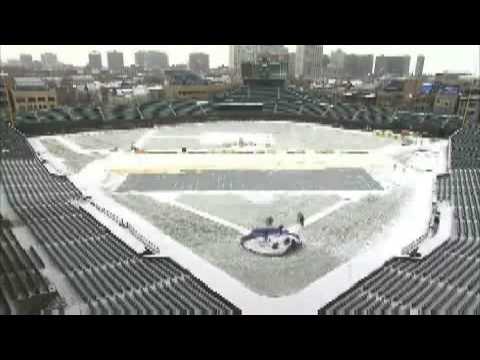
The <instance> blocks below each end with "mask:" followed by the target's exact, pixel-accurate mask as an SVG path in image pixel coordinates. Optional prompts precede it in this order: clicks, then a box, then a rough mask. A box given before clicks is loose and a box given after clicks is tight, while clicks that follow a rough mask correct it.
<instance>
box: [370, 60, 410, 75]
mask: <svg viewBox="0 0 480 360" xmlns="http://www.w3.org/2000/svg"><path fill="white" fill-rule="evenodd" d="M409 73H410V56H409V55H405V56H385V55H380V56H377V57H376V59H375V71H374V74H375V76H377V77H380V76H388V75H390V76H408V74H409Z"/></svg>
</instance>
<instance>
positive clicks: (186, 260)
mask: <svg viewBox="0 0 480 360" xmlns="http://www.w3.org/2000/svg"><path fill="white" fill-rule="evenodd" d="M154 130H155V131H156V129H152V131H151V132H147V133H146V134H145V135H144V136H143V137H142V138H141V139H139V141H138V142H137V143H136V145H142V144H143V143H144V142H145V141H147V140H148V137H149V136H152V135H153V134H154ZM61 138H62V137H57V139H61ZM30 141H31V144H32V146H33V147H34V148H35V149H36V151H38V152H40V153H41V156H42V157H43V158H44V159H45V160H47V162H48V163H49V166H51V167H52V168H56V169H58V170H59V171H62V172H65V173H67V174H68V169H67V168H66V166H65V162H64V161H63V160H62V159H58V158H55V157H54V156H51V155H50V154H48V152H47V151H46V149H45V147H43V145H42V144H41V142H40V141H39V139H35V138H34V139H31V140H30ZM59 141H60V142H61V143H62V144H63V145H65V146H66V147H68V148H69V149H70V150H72V151H75V152H77V153H81V154H90V153H91V152H93V151H94V150H89V149H84V148H81V147H79V146H78V145H76V144H74V143H73V142H71V141H70V140H69V139H66V140H65V139H62V140H59ZM446 145H447V142H446V141H438V142H435V143H429V142H426V141H425V142H424V144H423V146H421V147H420V146H407V147H402V146H400V145H398V144H393V145H388V146H386V147H383V148H380V149H376V150H375V151H378V152H381V153H382V154H386V155H388V156H393V155H398V154H401V153H408V152H413V156H411V157H410V158H409V159H408V161H407V162H406V164H398V169H397V170H395V172H393V173H392V172H391V171H390V174H387V173H382V171H381V169H369V170H368V171H369V172H370V173H371V174H372V176H374V178H375V179H376V180H377V181H379V182H381V183H382V185H384V187H385V190H386V191H388V190H389V189H390V188H391V187H392V186H403V187H406V188H410V189H412V196H411V197H410V200H409V201H408V202H406V203H405V204H404V205H403V207H402V209H401V211H400V214H399V215H398V216H397V217H396V218H395V219H392V225H391V226H388V227H386V228H384V230H383V231H382V233H379V234H378V235H377V238H376V239H372V241H371V243H372V244H373V245H372V246H371V247H369V248H368V249H367V250H365V251H364V252H362V253H361V254H359V255H358V256H356V257H354V258H352V259H351V260H350V261H348V262H346V263H344V264H343V265H341V266H339V267H337V268H336V269H334V270H333V271H331V272H329V273H327V274H326V275H324V276H323V277H321V278H320V279H318V280H316V281H314V282H313V283H311V284H310V285H309V286H307V287H306V288H304V289H303V290H301V291H299V292H297V293H295V294H293V295H290V296H283V297H279V298H270V297H267V296H262V295H258V294H257V293H255V292H254V291H252V290H250V289H248V288H247V287H246V286H245V285H244V284H242V283H241V282H240V281H238V280H236V279H235V278H233V277H232V276H230V275H228V274H227V273H226V272H225V271H223V270H222V269H219V268H217V267H215V266H213V265H212V264H210V263H209V262H208V261H206V260H205V259H203V258H202V257H200V256H198V255H196V254H195V253H193V252H192V250H190V249H189V248H188V247H186V246H183V245H182V244H180V243H178V242H177V241H175V240H174V239H172V238H170V237H169V236H167V235H165V234H164V233H163V232H162V231H161V230H160V229H159V228H157V227H156V226H153V225H152V224H151V223H149V222H148V221H146V220H145V219H144V218H142V217H141V216H139V215H138V214H136V213H134V212H133V211H131V210H130V209H128V208H126V207H124V206H122V205H120V204H119V203H117V202H116V201H114V200H113V199H112V198H111V197H110V196H109V193H110V192H111V191H114V190H115V189H116V188H117V187H118V186H119V185H120V184H121V183H122V181H123V180H124V178H125V177H124V176H119V175H115V176H113V175H111V174H109V173H108V172H107V171H106V170H105V169H108V168H109V164H111V163H113V162H116V161H118V160H120V159H121V157H122V155H124V154H125V153H124V152H122V151H119V152H113V153H109V154H107V156H106V157H105V158H103V159H99V160H95V161H93V162H91V163H90V164H88V165H87V166H86V167H85V168H83V169H82V170H81V171H80V172H79V173H78V174H75V175H72V176H70V179H71V180H72V182H73V183H74V184H75V185H76V186H77V187H78V188H79V189H80V190H81V191H82V192H83V193H84V194H85V195H89V196H92V197H93V199H94V201H95V202H96V203H97V204H99V205H100V206H103V207H105V208H108V209H110V210H111V211H113V212H114V213H115V214H117V215H118V216H120V217H122V218H124V219H127V220H128V222H130V223H131V224H133V225H134V226H135V227H136V228H137V229H139V230H141V231H140V232H141V233H142V235H144V236H145V237H147V238H148V239H150V240H151V241H152V242H154V243H155V244H156V245H158V246H159V247H160V249H162V251H161V253H160V256H169V257H171V258H172V259H174V260H175V261H177V262H178V263H179V264H180V265H182V266H183V267H185V268H187V269H188V270H190V271H191V272H192V273H193V274H195V276H197V277H198V278H200V279H201V280H202V281H203V282H205V283H206V284H207V285H208V286H209V287H211V288H212V289H214V290H216V291H218V292H219V293H220V294H222V296H224V297H225V298H227V299H228V300H229V301H231V302H232V303H234V304H235V305H236V306H238V307H239V308H240V309H241V310H242V313H243V314H305V315H311V314H316V313H317V311H318V309H319V308H321V307H322V306H323V305H325V304H326V303H327V302H329V301H331V300H332V299H333V298H335V297H336V296H338V295H339V294H340V293H342V292H343V291H345V290H347V289H348V288H349V287H350V286H351V285H353V284H354V283H355V282H357V281H358V280H360V279H361V278H363V277H364V276H366V275H367V274H368V273H370V272H371V271H373V270H375V269H376V268H378V267H379V266H381V265H382V264H383V263H384V262H385V261H387V260H388V259H390V258H391V257H392V256H396V255H400V251H401V249H402V248H403V247H404V246H406V245H407V244H409V243H410V242H412V241H413V240H415V239H416V238H418V236H419V235H421V234H422V233H424V232H425V228H426V226H428V221H429V217H430V213H431V205H432V191H433V184H434V180H435V176H436V174H439V173H444V172H445V171H446ZM419 148H421V149H423V150H425V151H422V152H414V151H415V149H417V150H418V149H419ZM95 151H96V152H97V153H98V150H95ZM393 163H395V161H394V160H393V159H392V164H393ZM426 170H431V171H426ZM245 196H250V197H255V194H248V195H247V194H246V195H245ZM169 201H173V202H174V201H175V196H172V197H171V199H170V200H169ZM327 212H328V211H327ZM91 213H92V215H94V216H96V217H98V218H99V220H100V221H103V222H106V221H107V220H106V219H104V218H102V217H101V216H100V215H101V214H95V211H92V212H91ZM97 215H98V216H97ZM204 215H205V214H204ZM207 215H208V214H207ZM323 215H325V214H323ZM323 215H317V217H321V216H323ZM217 220H218V219H217ZM220 220H221V219H220ZM314 220H315V219H307V221H314ZM234 225H235V224H234ZM114 226H115V224H110V223H108V227H109V228H112V227H114ZM243 230H244V229H243ZM446 231H448V229H446V228H444V227H441V228H440V230H439V233H438V234H437V235H438V236H440V235H442V236H444V234H445V232H446ZM114 233H116V234H117V235H118V236H119V237H124V235H123V234H122V233H121V232H120V231H115V232H114ZM125 237H127V235H125ZM123 240H124V241H125V242H126V243H129V241H132V239H127V238H124V239H123ZM136 245H139V244H136ZM136 245H135V244H134V243H133V242H132V246H135V247H136ZM307 246H308V244H307ZM138 250H140V247H139V248H138Z"/></svg>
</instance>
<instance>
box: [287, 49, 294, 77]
mask: <svg viewBox="0 0 480 360" xmlns="http://www.w3.org/2000/svg"><path fill="white" fill-rule="evenodd" d="M295 59H296V54H295V53H294V52H291V53H289V54H288V79H289V80H294V79H295Z"/></svg>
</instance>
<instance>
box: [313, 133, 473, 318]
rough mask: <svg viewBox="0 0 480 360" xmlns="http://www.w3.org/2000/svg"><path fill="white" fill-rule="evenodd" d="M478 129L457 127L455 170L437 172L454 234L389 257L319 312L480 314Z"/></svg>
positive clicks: (439, 192)
mask: <svg viewBox="0 0 480 360" xmlns="http://www.w3.org/2000/svg"><path fill="white" fill-rule="evenodd" d="M479 135H480V132H479V129H478V127H473V128H464V129H461V130H459V131H457V132H456V133H455V134H454V135H453V136H452V137H451V140H450V142H451V145H450V161H451V163H450V173H448V174H445V175H441V176H439V177H437V200H438V201H439V202H448V203H450V204H451V205H452V206H453V208H454V224H455V225H454V227H453V230H452V231H451V233H450V236H449V238H448V239H447V240H446V241H445V242H443V243H442V244H440V245H439V246H438V247H436V248H435V249H434V250H433V251H431V252H430V253H426V254H422V255H423V256H422V257H421V258H416V257H413V258H412V257H397V258H393V259H391V260H389V261H387V262H386V263H385V264H384V265H383V266H382V267H381V268H379V269H378V270H376V271H374V272H373V273H371V274H370V275H368V276H367V277H365V278H364V279H362V280H361V281H359V282H358V283H357V284H355V285H354V286H353V287H352V288H350V289H349V290H347V291H346V292H344V293H343V294H341V295H340V296H338V297H337V298H336V299H334V300H332V301H331V302H329V303H328V304H327V305H325V306H324V307H322V308H321V309H320V310H319V314H321V315H333V314H450V315H451V314H468V315H480V228H479V226H480V201H479V198H478V193H479V189H480V167H479V165H480V163H479V158H478V154H479V152H480V136H479Z"/></svg>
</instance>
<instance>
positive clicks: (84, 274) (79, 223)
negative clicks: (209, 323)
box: [0, 124, 240, 314]
mask: <svg viewBox="0 0 480 360" xmlns="http://www.w3.org/2000/svg"><path fill="white" fill-rule="evenodd" d="M0 134H1V148H2V153H1V164H0V170H1V173H2V179H1V180H2V184H1V185H2V189H3V190H2V191H4V193H5V194H6V197H7V199H8V204H9V206H11V208H13V210H14V213H15V215H16V216H17V218H16V219H15V222H16V224H17V225H16V226H20V227H22V228H23V227H24V226H25V227H26V229H28V231H29V233H30V237H31V238H32V239H31V241H32V242H31V244H32V245H31V248H32V249H33V250H32V254H33V253H35V254H36V255H35V259H36V261H37V262H38V263H39V264H49V266H48V269H46V270H45V273H47V274H54V275H52V277H54V278H56V279H57V282H56V283H54V284H56V285H59V286H61V287H62V288H61V290H60V291H57V290H55V287H54V286H51V285H50V283H49V280H52V279H48V277H45V276H44V275H43V274H42V271H41V270H39V268H40V267H42V265H38V266H37V265H36V263H35V261H34V260H33V259H32V257H30V256H29V255H27V253H26V252H25V250H23V248H22V246H21V245H20V244H19V243H18V242H17V240H16V238H15V235H14V234H13V232H12V226H11V224H10V223H9V222H8V221H6V220H4V219H3V218H2V219H1V224H2V227H1V233H0V234H1V238H0V244H1V248H0V281H1V282H0V311H2V313H4V314H15V313H23V314H25V313H26V314H35V313H52V311H53V310H56V311H57V312H59V313H72V314H75V313H81V314H239V313H240V310H239V309H238V308H237V307H236V306H234V305H233V304H231V303H230V302H229V301H228V300H226V299H224V298H223V297H222V296H221V295H219V294H218V293H216V292H215V291H213V290H212V289H210V288H208V287H207V286H206V285H205V284H204V283H202V281H200V280H199V279H197V278H196V277H195V276H194V275H193V274H191V273H190V272H189V271H187V270H186V269H184V268H183V267H181V266H180V265H179V264H177V263H176V262H175V261H173V260H171V259H169V258H168V257H148V256H142V255H139V254H137V253H136V252H135V251H133V250H132V249H131V248H129V247H128V246H127V245H125V244H124V243H123V242H122V241H121V240H119V239H118V238H117V237H116V236H115V235H114V234H112V232H111V231H110V230H109V229H108V228H106V227H105V226H104V225H102V224H101V223H100V222H98V221H97V220H96V219H95V218H94V217H92V216H91V215H90V214H89V213H87V212H86V211H85V210H83V209H82V208H81V207H79V206H78V203H79V202H82V201H83V199H84V197H83V195H82V194H81V192H80V191H79V190H78V189H77V188H76V187H75V186H74V185H73V184H72V183H71V182H70V181H69V180H68V179H67V178H66V177H62V176H57V175H54V174H51V173H49V172H48V171H47V169H46V168H45V167H44V166H43V164H42V162H41V160H40V159H39V158H37V156H36V154H35V152H34V151H33V150H32V148H31V147H30V145H29V143H28V142H27V141H26V140H25V137H24V136H23V135H22V134H21V133H20V132H18V130H15V129H11V128H7V127H6V126H4V124H2V128H1V132H0ZM5 206H6V204H2V207H5ZM11 215H12V214H11ZM12 216H13V215H12ZM58 279H61V280H58ZM64 282H66V283H68V284H69V285H70V289H73V293H71V294H65V293H62V291H63V290H65V289H68V287H66V286H65V285H62V284H63V283H64ZM64 297H66V298H69V299H70V300H71V299H74V300H71V302H70V303H69V301H66V304H64V303H63V302H62V301H60V300H58V298H60V299H62V300H63V299H64ZM52 299H53V300H56V303H55V304H54V305H55V307H54V308H53V310H52V309H51V302H52V301H53V300H52ZM47 300H48V301H47ZM72 302H73V303H74V304H75V306H72Z"/></svg>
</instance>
